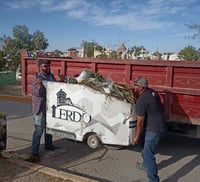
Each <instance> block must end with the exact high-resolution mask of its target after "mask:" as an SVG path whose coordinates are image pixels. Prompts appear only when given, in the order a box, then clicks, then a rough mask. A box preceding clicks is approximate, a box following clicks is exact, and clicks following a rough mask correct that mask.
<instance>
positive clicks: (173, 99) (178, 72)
mask: <svg viewBox="0 0 200 182" xmlns="http://www.w3.org/2000/svg"><path fill="white" fill-rule="evenodd" d="M40 59H47V60H50V61H51V68H52V72H53V73H54V75H55V76H56V78H57V79H58V80H59V76H60V75H66V76H68V77H74V76H75V75H79V74H80V73H81V72H82V70H83V69H87V70H90V71H92V72H94V73H100V74H101V75H102V76H104V77H105V78H107V77H109V78H111V79H112V80H113V81H114V82H117V83H129V84H130V85H133V80H134V79H135V78H136V77H137V76H144V77H146V78H147V79H148V80H149V87H152V88H154V89H155V90H157V91H158V92H159V95H160V97H161V100H162V103H163V106H164V111H165V116H166V120H167V121H168V123H169V130H170V131H174V132H178V133H180V134H184V135H187V136H192V137H200V61H195V62H194V61H158V60H131V59H123V60H121V59H100V58H81V57H77V56H76V55H75V52H72V53H71V56H70V57H35V58H33V57H29V56H28V52H27V51H26V50H23V51H21V64H22V95H23V96H25V97H31V84H32V79H33V77H34V76H35V74H36V72H38V67H37V63H38V61H39V60H40Z"/></svg>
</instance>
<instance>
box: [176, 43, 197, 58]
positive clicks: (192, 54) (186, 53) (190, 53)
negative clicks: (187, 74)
mask: <svg viewBox="0 0 200 182" xmlns="http://www.w3.org/2000/svg"><path fill="white" fill-rule="evenodd" d="M179 57H180V59H183V60H185V61H197V60H200V54H199V50H196V49H195V48H194V47H192V46H190V45H189V46H187V47H185V48H184V49H183V50H181V51H180V52H179Z"/></svg>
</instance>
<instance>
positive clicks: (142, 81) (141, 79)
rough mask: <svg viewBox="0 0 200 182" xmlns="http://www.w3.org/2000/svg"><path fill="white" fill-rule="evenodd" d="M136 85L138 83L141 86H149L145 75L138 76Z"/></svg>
mask: <svg viewBox="0 0 200 182" xmlns="http://www.w3.org/2000/svg"><path fill="white" fill-rule="evenodd" d="M134 85H138V86H141V87H148V80H147V79H146V78H144V77H141V76H140V77H137V78H136V79H135V81H134Z"/></svg>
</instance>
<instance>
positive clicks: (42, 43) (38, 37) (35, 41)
mask: <svg viewBox="0 0 200 182" xmlns="http://www.w3.org/2000/svg"><path fill="white" fill-rule="evenodd" d="M32 46H33V47H32V50H34V51H36V50H45V49H46V48H47V47H48V46H49V44H48V40H47V39H46V38H45V36H44V34H43V33H42V32H40V31H36V32H35V33H33V37H32Z"/></svg>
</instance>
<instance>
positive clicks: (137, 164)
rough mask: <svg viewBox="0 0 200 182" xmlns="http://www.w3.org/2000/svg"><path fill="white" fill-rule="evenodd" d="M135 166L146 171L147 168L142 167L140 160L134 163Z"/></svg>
mask: <svg viewBox="0 0 200 182" xmlns="http://www.w3.org/2000/svg"><path fill="white" fill-rule="evenodd" d="M136 168H138V169H140V170H142V171H144V172H147V169H146V168H145V167H144V164H143V163H140V162H137V163H136Z"/></svg>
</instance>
